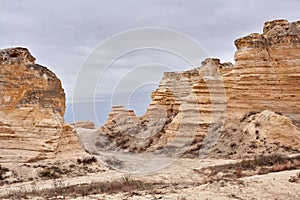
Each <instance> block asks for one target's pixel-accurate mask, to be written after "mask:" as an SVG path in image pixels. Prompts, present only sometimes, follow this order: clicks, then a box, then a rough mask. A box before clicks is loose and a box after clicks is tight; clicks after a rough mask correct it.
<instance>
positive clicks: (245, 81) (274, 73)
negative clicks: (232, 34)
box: [224, 20, 300, 123]
mask: <svg viewBox="0 0 300 200" xmlns="http://www.w3.org/2000/svg"><path fill="white" fill-rule="evenodd" d="M235 45H236V47H237V52H236V53H235V61H236V63H235V65H234V68H233V70H232V71H231V72H230V73H229V74H228V75H226V76H224V81H225V83H228V84H229V86H228V92H227V95H229V101H228V109H227V112H229V113H230V114H231V115H236V116H239V117H241V116H242V115H243V114H244V113H245V112H249V111H261V110H265V109H269V110H272V111H274V112H281V113H283V114H285V115H287V116H289V117H291V118H292V119H293V120H295V121H296V122H297V123H299V120H300V115H299V114H300V112H299V108H300V101H299V99H300V87H299V83H300V79H299V74H300V67H299V66H300V53H299V52H300V22H299V21H298V22H293V23H289V22H288V21H286V20H275V21H272V22H266V23H265V26H264V29H263V34H257V33H255V34H250V35H248V36H246V37H243V38H240V39H238V40H236V41H235Z"/></svg>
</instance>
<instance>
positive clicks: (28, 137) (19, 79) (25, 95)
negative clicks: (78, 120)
mask: <svg viewBox="0 0 300 200" xmlns="http://www.w3.org/2000/svg"><path fill="white" fill-rule="evenodd" d="M0 88H1V90H0V162H11V161H19V162H24V161H29V160H35V159H43V158H50V157H53V156H54V155H55V154H56V153H57V151H58V147H59V144H62V143H63V140H67V141H73V140H74V139H75V140H76V135H75V134H74V133H73V134H71V133H72V130H71V129H67V128H66V126H67V125H65V124H64V118H63V116H64V112H65V93H64V90H63V89H62V86H61V82H60V80H59V79H58V78H57V77H56V75H55V74H54V73H53V72H51V71H50V70H48V69H47V68H46V67H43V66H41V65H38V64H36V63H35V58H34V57H33V56H32V55H31V54H30V52H29V51H28V50H27V49H25V48H10V49H4V50H1V51H0ZM74 137H75V138H74ZM72 138H73V139H72ZM74 143H75V144H73V145H75V146H74V148H75V149H78V148H79V147H80V145H79V143H78V141H77V142H74ZM67 144H68V145H69V144H71V143H67ZM71 145H72V144H71ZM60 148H62V147H60Z"/></svg>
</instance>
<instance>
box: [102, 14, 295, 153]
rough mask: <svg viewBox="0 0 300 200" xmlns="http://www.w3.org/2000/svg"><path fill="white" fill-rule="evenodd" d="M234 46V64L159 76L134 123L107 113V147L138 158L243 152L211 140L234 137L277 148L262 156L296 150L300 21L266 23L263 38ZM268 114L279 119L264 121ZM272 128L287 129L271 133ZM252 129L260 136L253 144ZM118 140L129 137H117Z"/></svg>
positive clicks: (213, 63)
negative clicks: (168, 151) (166, 152)
mask: <svg viewBox="0 0 300 200" xmlns="http://www.w3.org/2000/svg"><path fill="white" fill-rule="evenodd" d="M235 45H236V47H237V51H236V53H235V57H234V58H235V64H234V65H232V64H231V63H223V64H222V63H220V61H219V60H218V59H207V60H205V61H204V62H202V66H201V67H200V68H196V69H193V70H189V71H186V72H180V73H179V72H168V73H165V74H164V76H163V79H162V81H161V83H160V85H159V87H158V89H157V90H155V91H154V92H153V93H152V102H151V104H150V106H149V108H148V110H147V113H146V114H145V115H144V116H142V117H136V116H135V115H134V114H132V111H126V110H124V109H123V108H122V109H121V110H119V109H113V112H112V114H111V115H110V118H109V120H108V121H107V123H106V124H105V125H104V126H103V127H102V128H101V131H102V132H103V133H104V135H109V138H110V140H111V141H119V142H118V143H117V146H119V147H122V148H123V149H129V150H130V151H139V152H140V151H156V150H157V149H162V148H164V147H166V146H173V147H176V146H177V147H178V148H184V151H185V152H186V153H192V154H195V155H199V149H201V148H202V150H203V149H206V150H208V151H212V152H213V153H217V155H220V156H224V155H225V156H230V155H243V153H245V152H246V151H248V150H247V148H246V147H245V148H241V149H239V152H238V150H237V149H236V150H234V148H232V149H230V148H225V147H224V146H222V145H220V141H221V140H220V141H219V143H218V141H217V140H216V139H218V138H219V136H220V137H221V138H222V140H223V143H224V141H225V140H227V141H231V140H232V141H233V143H234V142H236V145H238V144H239V141H235V140H234V138H239V137H242V138H239V140H241V141H242V140H243V141H244V143H245V146H249V145H250V146H251V144H252V143H259V142H262V144H260V145H265V146H266V147H267V146H268V145H267V144H270V145H271V144H272V145H273V144H274V145H275V146H276V148H275V147H274V148H273V147H272V148H271V147H270V148H269V149H268V150H267V148H265V149H263V148H261V149H263V150H262V151H261V153H270V152H272V149H273V150H274V151H276V149H277V150H278V149H283V151H300V146H299V144H300V138H299V134H300V131H299V126H300V112H299V108H300V87H299V84H300V22H299V21H298V22H292V23H289V22H288V21H286V20H275V21H271V22H266V23H265V26H264V29H263V33H262V34H258V33H253V34H250V35H248V36H246V37H243V38H240V39H237V40H236V41H235ZM265 110H268V111H265ZM267 112H270V113H273V114H268V115H267V114H266V113H267ZM275 112H276V113H280V116H275V115H276V114H275ZM253 113H254V114H256V113H257V115H258V116H256V115H254V114H253ZM250 116H252V118H251V117H250ZM253 116H254V117H253ZM262 116H267V117H265V118H264V117H262ZM270 116H273V117H271V118H272V119H274V118H276V117H277V118H276V119H279V120H275V121H274V120H273V121H272V120H271V121H272V123H271V122H270ZM274 116H275V117H274ZM281 116H282V117H281ZM256 117H258V121H257V120H256V121H255V124H261V125H262V126H264V127H260V129H259V130H254V135H253V138H252V136H251V137H249V136H248V134H247V133H249V131H246V130H248V128H249V127H252V126H254V125H253V124H254V121H253V120H255V118H256ZM248 118H249V119H248ZM245 119H248V120H245ZM129 122H130V123H129ZM242 122H243V123H242ZM251 124H252V125H251ZM283 124H286V126H283ZM272 126H280V127H282V128H284V127H288V129H286V130H285V129H282V130H281V129H276V131H274V132H272V131H271V130H272V129H271V127H272ZM133 130H134V131H133ZM251 130H252V129H251ZM291 130H292V131H291ZM257 131H258V132H260V133H261V134H262V135H263V136H257V137H258V138H257V137H256V136H255V135H256V134H258V133H257ZM287 131H289V132H287ZM272 134H273V135H272ZM124 135H127V136H128V137H127V136H126V137H124V138H125V139H122V137H123V136H124ZM142 135H143V136H145V137H141V136H142ZM236 136H239V137H236ZM259 137H261V138H260V139H261V140H262V141H260V139H259ZM280 137H284V138H285V139H284V141H280V140H279V139H278V138H280ZM141 138H142V139H141ZM250 138H252V139H250ZM274 138H277V139H274ZM141 141H142V142H141ZM250 143H251V144H250ZM118 144H120V145H118ZM137 144H138V145H137ZM183 144H186V145H183ZM228 145H229V146H230V144H228ZM270 145H269V146H270ZM272 145H271V146H272ZM233 146H234V145H233ZM249 152H250V153H249V155H250V154H251V153H255V152H254V151H253V152H251V151H249Z"/></svg>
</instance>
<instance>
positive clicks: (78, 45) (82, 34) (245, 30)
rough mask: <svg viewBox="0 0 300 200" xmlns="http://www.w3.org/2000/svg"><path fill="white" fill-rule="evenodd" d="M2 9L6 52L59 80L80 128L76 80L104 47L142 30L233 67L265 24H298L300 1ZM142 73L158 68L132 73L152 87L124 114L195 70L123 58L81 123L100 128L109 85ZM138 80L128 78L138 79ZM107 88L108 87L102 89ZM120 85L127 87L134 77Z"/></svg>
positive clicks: (30, 2)
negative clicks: (243, 45)
mask: <svg viewBox="0 0 300 200" xmlns="http://www.w3.org/2000/svg"><path fill="white" fill-rule="evenodd" d="M0 3H1V5H0V48H6V47H13V46H23V47H27V48H28V49H29V50H30V51H31V53H32V54H33V55H34V56H35V57H36V58H37V63H39V64H42V65H45V66H47V67H48V68H49V69H51V70H52V71H54V72H55V73H56V75H57V76H58V77H59V78H60V79H61V80H62V83H63V87H64V89H65V92H66V94H67V102H68V104H67V114H66V120H67V121H68V122H72V121H73V120H74V119H73V117H72V112H71V110H72V109H71V108H72V106H71V105H72V97H73V91H74V85H76V84H75V83H76V80H77V79H76V75H77V73H78V72H79V70H80V69H81V67H82V65H84V63H85V62H86V59H87V58H89V55H90V54H91V52H93V50H95V48H96V47H97V46H99V44H101V43H102V42H103V41H105V40H107V39H108V38H110V37H112V36H114V35H116V34H119V33H120V32H124V31H127V30H130V29H136V28H143V27H160V28H167V29H172V30H175V31H178V32H181V33H182V34H185V35H187V36H189V37H191V38H193V39H194V40H195V41H197V42H198V43H199V44H200V45H201V46H202V47H203V48H204V49H205V51H206V54H207V55H208V56H210V57H218V58H220V59H221V61H223V62H225V61H231V62H233V55H234V52H235V47H234V43H233V42H234V40H235V39H237V38H239V37H242V36H245V35H247V34H249V33H252V32H262V27H263V23H264V22H265V21H268V20H272V19H281V18H284V19H288V20H289V21H296V20H300V14H299V8H300V1H299V0H285V1H282V0H252V1H249V0H247V1H246V0H209V1H201V0H199V1H196V0H194V1H192V0H190V1H188V0H185V1H184V0H164V1H161V0H151V1H150V0H124V1H121V0H119V1H117V0H107V1H106V0H65V1H61V0H52V1H41V0H23V1H22V0H1V1H0ZM158 39H159V38H158ZM200 57H201V56H199V58H200ZM201 58H202V57H201ZM149 63H156V64H153V65H150V64H149ZM199 64H200V61H199ZM137 66H143V67H142V68H143V69H145V68H147V67H149V68H148V69H150V68H151V66H152V67H153V69H152V71H153V70H155V73H154V72H153V73H147V70H146V71H143V72H140V71H139V70H134V71H135V72H139V73H140V77H143V78H146V77H147V78H146V79H147V81H146V82H145V83H142V84H140V85H137V87H136V88H135V89H134V90H133V91H131V94H132V95H131V97H130V99H128V95H127V94H126V95H127V96H126V95H125V96H126V97H124V98H126V101H127V102H128V104H127V105H125V106H126V107H129V108H133V109H135V110H136V112H137V113H138V114H142V113H143V112H144V111H145V108H146V107H145V105H147V104H148V103H149V101H150V94H151V92H150V91H152V90H153V89H155V88H156V87H157V84H158V82H159V80H160V78H161V76H162V72H163V71H172V70H174V69H175V70H184V69H189V68H191V66H189V65H188V64H187V63H185V62H184V61H182V60H181V59H178V57H176V56H174V55H170V54H168V53H166V52H158V51H152V50H145V51H141V52H136V53H130V54H128V55H125V56H123V57H122V58H119V59H118V60H117V61H116V62H115V63H114V67H112V68H110V72H109V75H108V76H106V77H104V78H102V79H101V80H100V81H98V83H97V85H96V90H95V91H96V94H95V96H96V97H97V98H96V99H97V100H96V102H97V103H96V109H95V110H90V108H86V107H85V106H84V105H85V103H84V102H77V103H78V104H80V106H79V107H80V109H79V110H77V111H76V112H77V114H76V116H77V117H76V119H75V120H83V119H87V120H93V121H95V118H94V117H92V116H91V115H94V113H91V112H96V115H97V117H98V119H96V120H97V121H95V122H96V123H97V124H102V123H103V122H104V121H105V119H106V118H107V115H108V112H109V110H110V105H111V95H112V93H111V91H112V90H113V89H114V88H116V85H114V84H111V82H114V81H120V79H122V77H124V73H126V74H128V73H129V72H130V71H132V69H136V68H139V67H137ZM155 67H156V68H155ZM133 74H134V75H132V74H131V76H129V77H134V76H138V75H137V73H133ZM150 74H155V75H153V76H152V75H150ZM148 75H149V76H148ZM114 77H115V79H114ZM116 77H117V78H116ZM148 79H149V80H148ZM150 79H153V81H151V80H150ZM105 80H106V85H105V83H103V84H102V85H101V81H102V82H104V81H105ZM122 80H123V81H126V80H127V81H128V77H127V78H124V79H122ZM108 82H110V84H107V83H108ZM122 84H124V85H126V84H125V83H122ZM133 84H136V83H133ZM124 85H123V87H124ZM121 88H122V87H121ZM114 91H116V92H115V93H114V94H113V95H115V98H119V99H122V89H116V90H114ZM82 94H84V93H82ZM115 102H116V103H113V104H117V103H120V102H121V103H122V102H123V101H115ZM143 105H144V106H143Z"/></svg>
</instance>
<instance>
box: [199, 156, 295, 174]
mask: <svg viewBox="0 0 300 200" xmlns="http://www.w3.org/2000/svg"><path fill="white" fill-rule="evenodd" d="M293 169H300V156H296V157H292V158H289V157H286V156H282V155H277V154H273V155H268V156H265V155H260V156H255V157H254V159H248V160H242V161H239V162H237V163H233V164H225V165H218V166H212V167H208V168H205V169H201V170H196V171H198V172H200V173H204V172H205V171H208V173H207V174H205V175H207V176H209V177H214V176H217V175H218V174H220V173H221V174H223V177H224V178H240V177H244V176H251V175H255V174H267V173H271V172H280V171H285V170H293Z"/></svg>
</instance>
